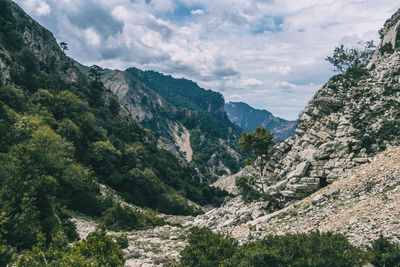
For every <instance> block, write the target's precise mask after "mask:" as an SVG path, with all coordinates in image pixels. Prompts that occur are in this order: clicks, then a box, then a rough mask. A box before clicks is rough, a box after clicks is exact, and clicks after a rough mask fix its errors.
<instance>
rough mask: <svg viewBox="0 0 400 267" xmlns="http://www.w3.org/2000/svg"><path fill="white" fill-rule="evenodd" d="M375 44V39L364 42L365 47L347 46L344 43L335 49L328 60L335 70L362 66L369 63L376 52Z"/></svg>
mask: <svg viewBox="0 0 400 267" xmlns="http://www.w3.org/2000/svg"><path fill="white" fill-rule="evenodd" d="M374 49H375V45H374V43H373V41H368V42H366V43H365V44H364V48H363V49H362V50H359V49H357V48H345V47H344V46H343V45H341V46H339V47H336V48H335V49H334V50H333V54H332V56H328V57H327V58H326V60H327V61H328V62H329V63H331V64H332V65H333V66H334V71H338V72H342V73H343V72H346V71H354V70H357V69H360V68H362V67H363V66H365V64H367V63H368V61H369V60H370V58H371V57H372V54H373V53H374Z"/></svg>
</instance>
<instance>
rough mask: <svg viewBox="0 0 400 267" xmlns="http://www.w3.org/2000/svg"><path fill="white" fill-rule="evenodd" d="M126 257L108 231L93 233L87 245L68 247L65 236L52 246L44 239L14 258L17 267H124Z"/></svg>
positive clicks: (56, 240) (84, 243)
mask: <svg viewBox="0 0 400 267" xmlns="http://www.w3.org/2000/svg"><path fill="white" fill-rule="evenodd" d="M124 263H125V256H124V253H123V251H122V247H121V246H120V245H119V242H117V241H116V240H114V238H113V237H111V236H109V235H106V232H105V230H104V229H102V228H100V229H97V230H96V231H95V232H92V233H90V234H89V235H88V236H87V238H86V239H85V240H83V241H79V242H75V243H74V244H73V246H72V247H70V246H68V244H67V240H65V239H64V238H63V236H62V235H55V237H54V238H53V240H52V242H51V243H50V245H48V246H46V244H45V242H44V239H43V238H42V239H40V240H39V242H38V243H37V244H36V245H35V246H34V247H33V248H32V249H31V250H24V251H21V252H20V253H19V255H18V256H15V257H14V260H13V264H15V265H16V266H38V267H39V266H54V267H59V266H99V267H100V266H115V267H117V266H124Z"/></svg>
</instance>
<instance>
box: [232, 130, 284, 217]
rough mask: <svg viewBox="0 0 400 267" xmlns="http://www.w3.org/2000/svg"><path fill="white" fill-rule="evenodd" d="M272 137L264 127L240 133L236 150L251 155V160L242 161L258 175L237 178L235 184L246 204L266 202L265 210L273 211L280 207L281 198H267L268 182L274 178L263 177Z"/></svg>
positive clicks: (270, 152)
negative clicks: (240, 136)
mask: <svg viewBox="0 0 400 267" xmlns="http://www.w3.org/2000/svg"><path fill="white" fill-rule="evenodd" d="M273 138H274V136H273V135H272V134H271V133H270V132H269V131H267V130H266V129H265V128H264V127H257V128H256V129H255V130H254V131H253V132H249V133H245V132H243V133H242V138H240V139H239V143H238V148H239V149H240V150H243V151H247V152H250V153H251V156H252V157H251V158H247V159H245V160H244V162H245V164H247V165H252V166H254V168H255V169H256V170H258V172H259V174H255V175H245V176H238V177H237V178H236V180H235V184H236V186H237V188H238V190H239V194H240V195H241V196H242V198H243V200H244V201H245V202H246V203H249V202H252V201H257V200H261V199H262V200H264V201H267V202H268V205H267V206H268V207H267V209H269V210H274V209H278V208H280V207H281V202H282V196H281V195H275V196H274V197H271V196H269V194H267V193H266V192H265V190H266V187H267V185H268V182H270V180H272V179H273V178H274V177H273V176H272V175H269V176H268V177H265V176H264V169H265V167H266V165H267V163H268V161H269V160H270V158H271V156H272V154H273V152H274V147H273V144H274V141H273Z"/></svg>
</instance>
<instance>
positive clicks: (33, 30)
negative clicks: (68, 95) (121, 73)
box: [0, 1, 87, 85]
mask: <svg viewBox="0 0 400 267" xmlns="http://www.w3.org/2000/svg"><path fill="white" fill-rule="evenodd" d="M7 2H8V3H7V6H9V7H10V10H9V11H10V12H11V13H12V16H10V18H9V19H10V20H12V21H9V22H8V23H9V24H12V25H15V26H16V27H15V30H14V32H8V33H7V34H6V36H7V37H5V39H6V40H5V42H3V43H7V42H13V41H14V42H16V43H17V44H18V45H19V46H20V47H22V46H27V47H29V48H30V50H31V51H32V52H33V55H34V56H35V61H37V62H38V63H40V66H37V67H38V69H39V71H41V72H43V73H45V74H46V75H48V76H50V77H51V78H54V80H55V81H58V80H61V81H62V82H63V83H65V84H66V85H70V84H80V83H83V84H84V83H86V82H87V78H86V75H84V74H83V73H82V71H81V70H80V69H79V68H78V67H77V66H76V65H75V64H74V63H73V62H72V61H71V60H70V59H69V58H68V57H67V56H66V55H65V54H64V52H63V51H62V50H61V48H60V47H59V46H58V44H57V42H56V40H55V38H54V36H53V34H52V33H51V32H49V31H48V30H47V29H45V28H43V27H42V26H41V25H39V24H38V23H37V22H36V21H35V20H33V19H32V18H31V17H29V16H28V15H27V14H26V13H25V12H24V11H23V10H22V9H21V8H20V7H18V6H17V5H16V4H15V3H13V2H12V1H7ZM7 8H8V7H7ZM6 12H7V11H6ZM7 27H8V26H6V27H5V28H7ZM5 28H4V29H5ZM9 29H10V28H7V30H9ZM2 30H3V28H2ZM17 36H18V37H17ZM19 36H22V38H21V39H20V38H19ZM17 38H18V39H17ZM13 39H16V40H13ZM14 47H15V46H14ZM15 52H17V53H16V55H17V57H18V56H19V53H21V51H15ZM12 56H15V55H12V53H10V50H9V49H6V47H2V46H0V84H14V82H15V79H14V78H13V77H12V76H18V75H19V74H20V73H23V72H24V71H27V70H26V69H25V67H26V66H23V65H24V63H25V62H26V61H27V60H28V59H27V58H23V59H21V60H20V62H16V61H15V60H13V59H12ZM21 63H22V64H21ZM28 71H32V70H28Z"/></svg>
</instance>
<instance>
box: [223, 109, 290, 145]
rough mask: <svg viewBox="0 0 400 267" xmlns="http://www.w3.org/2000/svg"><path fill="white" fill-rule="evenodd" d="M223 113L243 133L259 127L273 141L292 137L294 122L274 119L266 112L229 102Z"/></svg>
mask: <svg viewBox="0 0 400 267" xmlns="http://www.w3.org/2000/svg"><path fill="white" fill-rule="evenodd" d="M225 111H226V114H227V115H228V118H229V119H230V120H231V121H232V122H234V123H235V124H236V125H238V126H239V127H240V128H242V129H243V130H244V131H245V132H251V131H254V130H255V129H256V127H258V126H261V127H265V128H266V129H267V130H268V131H270V132H271V133H272V134H273V135H274V136H275V138H274V140H275V141H282V140H285V139H287V138H289V137H292V136H294V131H295V129H296V122H295V121H287V120H284V119H282V118H279V117H275V116H274V115H272V113H271V112H269V111H267V110H260V109H255V108H252V107H250V106H249V105H247V104H246V103H242V102H229V103H226V104H225Z"/></svg>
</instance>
